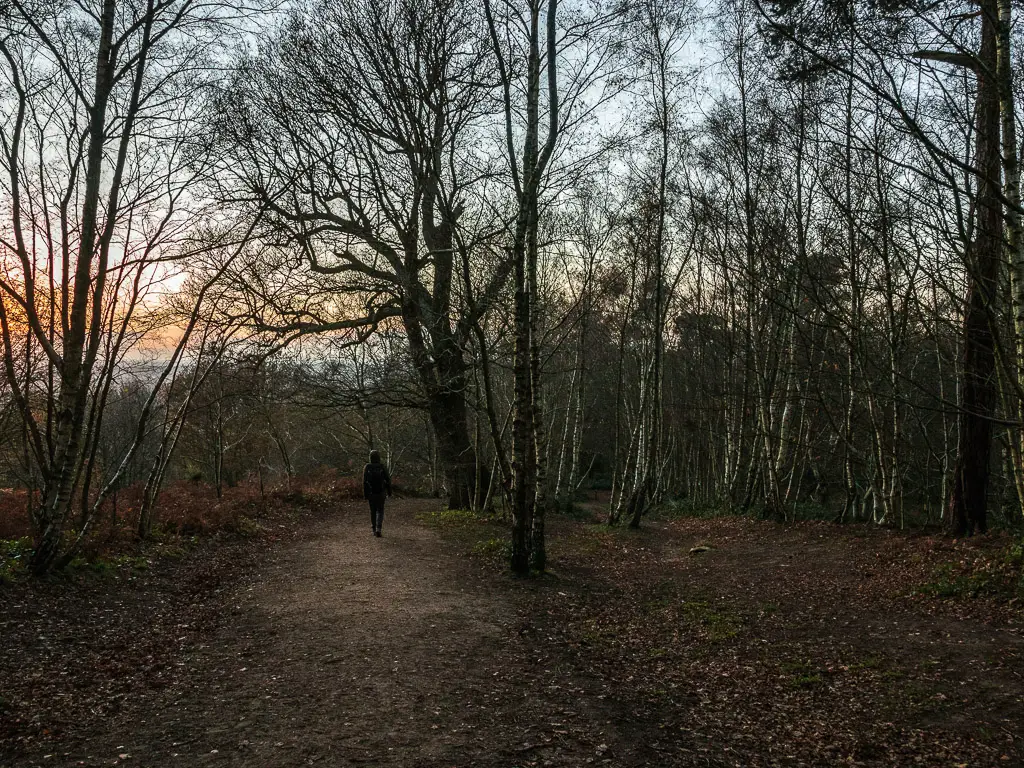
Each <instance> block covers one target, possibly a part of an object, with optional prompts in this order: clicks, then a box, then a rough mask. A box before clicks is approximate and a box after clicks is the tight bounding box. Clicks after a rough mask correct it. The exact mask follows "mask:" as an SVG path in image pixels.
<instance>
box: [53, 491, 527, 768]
mask: <svg viewBox="0 0 1024 768" xmlns="http://www.w3.org/2000/svg"><path fill="white" fill-rule="evenodd" d="M393 506H394V508H393V509H391V510H389V514H388V518H387V521H386V529H385V532H384V533H385V536H384V538H380V539H375V538H373V537H372V536H371V535H370V533H369V525H368V524H367V523H366V521H365V520H364V519H363V518H364V515H363V505H362V504H355V503H353V504H349V505H346V508H345V509H344V510H343V512H342V514H341V515H340V516H339V518H338V519H336V520H335V521H334V522H332V523H328V524H327V526H326V528H325V530H324V531H323V532H322V535H320V536H317V537H315V538H314V539H312V540H309V541H305V542H302V543H300V544H298V545H296V546H292V547H287V548H282V549H280V550H278V551H277V552H275V553H274V554H273V555H272V556H271V557H272V559H271V560H270V561H269V562H267V563H266V565H265V567H264V568H263V569H261V572H260V581H259V582H258V583H251V584H249V585H247V586H245V587H242V588H240V589H236V590H235V593H234V594H233V595H232V596H231V597H230V604H231V608H230V611H231V617H230V619H228V620H227V621H226V622H225V624H224V625H223V626H222V627H221V628H219V629H218V631H217V632H216V634H215V636H213V637H211V638H210V639H209V642H208V643H206V644H205V645H204V646H201V647H200V648H198V649H196V650H195V651H194V652H192V653H190V654H189V655H188V656H187V657H186V658H185V659H184V660H183V661H181V662H179V663H182V664H186V665H187V667H188V675H187V679H188V681H189V683H188V684H189V688H188V689H187V690H185V691H181V690H174V691H168V692H166V695H164V696H162V697H155V698H153V699H152V700H151V701H149V702H146V703H143V704H140V705H138V706H133V707H131V709H130V710H128V711H125V712H124V713H122V715H121V716H118V717H117V718H116V719H114V720H112V721H111V722H110V723H109V725H110V728H109V730H108V731H107V732H105V733H97V734H95V736H93V737H92V738H90V739H89V740H88V741H86V742H85V743H83V744H79V745H77V746H76V748H75V750H74V751H73V752H72V753H71V755H70V757H71V758H72V759H71V760H68V759H67V758H64V760H66V761H67V764H70V765H83V764H84V765H112V764H115V763H120V764H126V765H146V766H170V765H206V764H211V765H237V766H267V767H268V768H269V767H271V766H302V765H312V764H324V765H402V766H412V765H424V766H427V765H439V766H440V765H451V764H453V762H458V763H459V764H466V756H467V755H468V754H471V753H473V752H476V751H479V752H481V753H485V752H488V751H490V748H492V747H493V745H482V744H480V743H479V742H480V741H482V736H480V735H478V734H477V733H475V732H474V729H473V728H464V729H463V728H460V724H467V725H468V723H467V721H468V720H472V719H475V718H472V717H470V714H471V713H467V712H465V711H463V709H462V707H461V706H460V702H462V701H465V700H473V701H476V700H477V699H478V698H479V693H480V692H479V690H478V689H479V688H481V687H484V686H487V685H488V684H489V682H490V681H491V680H493V678H494V677H495V672H497V671H498V670H497V669H495V666H496V665H498V664H500V662H501V659H500V653H499V651H500V647H501V639H502V637H503V636H504V634H505V632H504V630H503V628H502V627H501V626H500V624H499V622H500V621H501V620H502V617H505V618H506V619H507V618H508V616H509V612H508V607H507V606H506V605H504V604H503V603H502V601H501V599H500V598H497V597H496V596H495V595H493V594H488V593H486V592H481V591H480V590H479V589H477V588H475V587H474V586H471V585H469V584H466V585H465V586H464V587H461V588H460V587H459V586H457V583H458V582H457V581H456V579H454V578H453V575H454V574H456V573H458V572H459V569H458V565H459V564H458V563H457V562H456V561H455V559H454V557H453V556H451V555H445V554H444V550H445V548H444V546H443V545H441V544H440V542H438V541H437V540H436V539H437V536H436V534H434V533H433V532H432V531H431V530H430V529H428V528H426V527H424V526H422V525H417V524H415V523H413V522H411V520H410V518H411V516H412V514H413V513H414V511H415V510H416V508H417V507H422V506H423V505H422V504H417V503H415V502H404V503H401V504H398V505H393ZM485 746H486V747H487V748H485ZM121 756H127V757H121ZM43 762H44V764H52V761H51V760H46V761H43Z"/></svg>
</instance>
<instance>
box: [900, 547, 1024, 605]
mask: <svg viewBox="0 0 1024 768" xmlns="http://www.w3.org/2000/svg"><path fill="white" fill-rule="evenodd" d="M918 591H919V592H921V593H922V594H925V595H929V596H931V597H951V598H974V597H991V598H997V599H1003V600H1011V599H1019V598H1024V542H1022V541H1020V540H1018V541H1015V542H1014V543H1012V544H1009V545H1007V546H1006V547H1004V548H1003V549H1001V550H999V551H997V552H995V553H991V552H979V553H977V554H974V555H973V556H964V557H962V558H961V559H960V560H959V561H957V562H953V563H943V564H941V565H939V566H938V567H936V569H935V572H934V576H933V578H932V580H931V581H929V582H928V583H926V584H924V585H923V586H922V587H921V588H920V589H919V590H918Z"/></svg>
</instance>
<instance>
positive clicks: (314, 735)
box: [0, 500, 1024, 768]
mask: <svg viewBox="0 0 1024 768" xmlns="http://www.w3.org/2000/svg"><path fill="white" fill-rule="evenodd" d="M366 518H367V515H366V513H365V512H364V506H363V504H362V503H361V502H352V501H348V502H339V503H338V504H337V505H335V506H333V507H332V508H330V509H327V510H322V511H320V512H318V513H316V514H311V515H307V516H306V517H305V518H302V519H301V520H300V521H294V522H293V525H294V530H288V527H287V526H286V527H285V528H282V529H281V533H280V534H277V533H274V535H263V536H257V537H253V538H251V539H243V538H236V539H225V540H223V541H213V542H210V543H207V544H204V545H201V546H198V547H196V548H195V549H193V550H190V551H188V552H186V553H184V554H180V555H179V556H176V557H163V558H158V559H157V560H155V561H154V562H153V564H152V565H151V566H149V567H148V568H146V569H145V570H139V569H137V568H135V567H134V566H132V565H131V564H130V563H129V564H127V565H125V566H124V567H122V568H119V569H118V570H117V571H116V572H115V573H113V574H108V575H103V576H97V577H93V578H88V579H83V580H77V581H56V582H46V583H42V584H39V583H20V584H14V585H8V586H5V587H0V765H2V766H4V767H5V768H6V767H7V766H12V767H13V766H37V765H38V766H111V765H125V766H132V765H136V766H154V767H157V766H158V767H163V766H203V765H225V766H254V767H264V766H265V767H268V768H276V767H278V766H281V767H283V766H305V765H324V766H348V765H367V766H377V765H381V766H410V767H412V766H423V767H427V766H431V767H436V768H443V767H451V766H459V767H461V766H488V767H491V766H493V767H494V768H498V767H499V766H500V767H502V768H507V767H511V766H586V765H598V766H602V765H604V766H769V765H771V766H775V765H778V766H802V765H807V766H812V765H813V766H822V765H871V766H904V765H912V766H917V765H926V766H932V765H934V766H962V765H967V766H988V765H1021V764H1024V740H1022V739H1024V680H1022V676H1024V663H1022V662H1024V659H1022V656H1024V634H1022V619H1024V617H1022V611H1021V608H1020V606H1019V605H1018V603H1017V601H1016V598H1013V597H1011V596H1010V593H1007V592H1005V591H1004V590H1002V589H1001V588H999V584H1000V583H1001V581H1000V580H1005V578H1006V573H1007V572H1008V571H1013V572H1014V573H1013V575H1012V579H1019V576H1020V573H1019V553H1015V552H1013V551H1011V550H1008V549H1007V547H1008V546H1009V545H1010V544H1011V543H1012V542H1011V540H1010V539H1009V538H1006V539H1000V538H998V537H996V538H986V539H978V540H974V541H969V542H952V541H949V540H946V539H942V538H939V537H933V536H928V535H923V534H902V533H897V532H892V531H885V530H879V529H869V528H866V527H863V526H842V527H840V526H834V525H827V524H812V523H804V524H796V525H790V526H781V525H776V524H772V523H766V522H759V521H755V520H750V519H745V518H718V519H710V520H700V519H680V520H652V521H650V522H646V521H645V525H644V527H643V528H642V529H641V530H640V531H630V530H619V529H608V528H606V527H604V526H601V525H597V524H595V522H594V521H593V520H589V521H588V520H585V519H570V518H557V519H556V520H553V521H551V524H550V526H549V532H550V539H549V540H550V542H551V545H550V556H551V573H550V574H549V575H547V576H545V577H543V578H532V579H524V580H516V579H513V578H511V577H509V575H508V574H507V572H506V571H505V569H504V567H503V559H504V549H505V544H504V529H502V528H500V527H499V526H497V525H496V524H495V523H492V522H487V521H480V520H476V519H474V518H471V517H469V516H466V515H459V514H451V513H442V512H440V511H438V505H437V502H428V501H421V500H394V502H393V503H392V504H391V505H390V507H389V510H388V515H387V519H386V521H385V530H384V537H383V538H381V539H375V538H373V537H372V536H371V535H370V530H369V525H368V524H367V520H366ZM282 525H283V524H282ZM277 528H278V526H277V524H275V525H273V526H272V528H271V529H270V530H272V531H277ZM1007 552H1009V553H1010V554H1009V555H1007ZM1007 557H1009V558H1010V560H1009V561H1008V560H1007ZM1015 558H1016V559H1015ZM1007 563H1009V565H1007ZM1014 583H1016V581H1014Z"/></svg>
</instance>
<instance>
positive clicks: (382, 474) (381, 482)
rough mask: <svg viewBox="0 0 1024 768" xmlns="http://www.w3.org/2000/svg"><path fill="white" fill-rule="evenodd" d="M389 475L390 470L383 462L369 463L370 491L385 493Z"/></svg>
mask: <svg viewBox="0 0 1024 768" xmlns="http://www.w3.org/2000/svg"><path fill="white" fill-rule="evenodd" d="M387 476H388V471H387V469H386V468H385V467H384V465H383V464H367V465H366V483H367V485H369V486H370V493H384V488H385V485H386V484H387Z"/></svg>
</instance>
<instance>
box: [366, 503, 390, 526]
mask: <svg viewBox="0 0 1024 768" xmlns="http://www.w3.org/2000/svg"><path fill="white" fill-rule="evenodd" d="M386 498H387V495H386V494H383V493H371V494H370V495H369V496H367V497H366V500H367V501H369V502H370V525H372V526H373V532H374V533H380V530H381V527H382V526H383V525H384V499H386Z"/></svg>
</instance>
